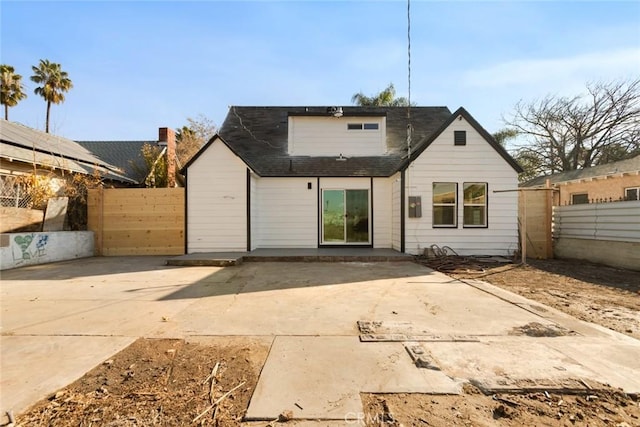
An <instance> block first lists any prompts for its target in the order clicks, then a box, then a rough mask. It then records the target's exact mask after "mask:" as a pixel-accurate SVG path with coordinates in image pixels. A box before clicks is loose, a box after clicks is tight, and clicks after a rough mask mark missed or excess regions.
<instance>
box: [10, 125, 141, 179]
mask: <svg viewBox="0 0 640 427" xmlns="http://www.w3.org/2000/svg"><path fill="white" fill-rule="evenodd" d="M0 142H1V144H2V150H1V151H0V153H1V155H2V157H4V158H7V159H10V160H12V161H20V162H24V163H35V164H36V165H38V166H41V167H47V168H55V169H62V170H66V171H70V172H77V173H83V174H92V173H94V171H98V172H100V173H101V174H102V176H104V177H105V178H107V179H111V180H116V181H121V182H127V183H130V182H134V181H133V180H131V179H130V178H127V177H126V176H124V175H123V174H122V171H120V170H119V169H118V168H117V167H116V166H114V165H112V164H110V163H108V162H105V161H103V160H101V159H99V158H98V157H96V156H94V155H93V154H92V153H91V152H89V150H87V149H86V148H84V147H82V146H81V145H80V144H78V143H76V142H75V141H72V140H70V139H67V138H63V137H60V136H56V135H52V134H49V133H45V132H42V131H39V130H36V129H32V128H30V127H27V126H24V125H22V124H19V123H15V122H10V121H7V120H3V119H1V120H0Z"/></svg>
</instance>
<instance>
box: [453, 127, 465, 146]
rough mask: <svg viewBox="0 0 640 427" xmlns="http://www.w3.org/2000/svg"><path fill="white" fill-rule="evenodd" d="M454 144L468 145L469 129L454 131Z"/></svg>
mask: <svg viewBox="0 0 640 427" xmlns="http://www.w3.org/2000/svg"><path fill="white" fill-rule="evenodd" d="M453 145H467V131H466V130H454V131H453Z"/></svg>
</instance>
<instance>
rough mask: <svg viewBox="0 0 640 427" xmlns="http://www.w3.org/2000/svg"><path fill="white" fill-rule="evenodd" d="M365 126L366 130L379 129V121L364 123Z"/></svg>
mask: <svg viewBox="0 0 640 427" xmlns="http://www.w3.org/2000/svg"><path fill="white" fill-rule="evenodd" d="M364 128H365V129H366V130H378V124H377V123H365V124H364Z"/></svg>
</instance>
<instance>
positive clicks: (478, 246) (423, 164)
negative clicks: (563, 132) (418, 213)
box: [404, 119, 518, 255]
mask: <svg viewBox="0 0 640 427" xmlns="http://www.w3.org/2000/svg"><path fill="white" fill-rule="evenodd" d="M454 130H465V131H466V132H467V145H464V146H454V145H453V132H454ZM433 182H457V183H458V206H457V215H458V228H450V229H448V228H433V226H432V208H431V206H432V184H433ZM464 182H486V183H488V190H487V192H488V228H463V225H462V224H463V218H462V215H463V205H462V202H463V183H464ZM517 186H518V178H517V173H516V172H515V171H514V170H513V168H512V167H511V166H510V165H509V164H508V163H507V162H506V161H505V160H504V159H503V158H502V157H501V156H500V155H499V154H498V153H497V152H496V151H495V150H494V149H493V148H492V147H491V146H490V145H489V143H488V142H486V141H485V140H484V139H483V138H482V136H480V134H479V133H478V132H476V131H475V129H474V128H473V127H472V126H471V125H470V124H469V123H467V121H466V120H464V119H462V120H455V121H454V122H453V123H452V124H451V125H450V126H449V127H448V128H447V129H446V130H445V131H444V132H443V133H442V134H441V135H440V136H439V137H438V138H437V139H436V140H435V141H434V142H433V143H432V144H431V145H430V146H429V147H428V148H427V149H426V150H425V151H424V152H423V153H422V154H421V155H420V157H419V158H418V159H416V161H414V162H413V163H412V165H411V166H410V167H409V168H408V169H407V171H406V189H407V190H406V199H405V201H404V203H407V200H408V198H409V196H421V197H422V218H407V219H406V224H405V227H406V231H405V232H406V241H405V243H406V248H405V249H406V251H407V252H409V253H413V254H420V253H422V252H423V250H424V248H427V247H429V246H430V245H432V244H437V245H439V246H443V245H446V246H450V247H451V248H453V249H454V250H455V251H456V252H458V253H459V254H461V255H465V254H466V255H472V254H476V255H510V254H512V253H513V251H515V250H517V246H518V227H517V221H518V194H517V192H506V193H494V191H499V190H513V189H516V188H517ZM405 209H406V212H408V206H405Z"/></svg>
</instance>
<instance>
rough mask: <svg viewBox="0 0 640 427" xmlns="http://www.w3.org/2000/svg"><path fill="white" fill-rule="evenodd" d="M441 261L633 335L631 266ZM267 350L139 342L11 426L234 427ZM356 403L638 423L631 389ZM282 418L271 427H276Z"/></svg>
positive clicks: (638, 297) (492, 418) (469, 419)
mask: <svg viewBox="0 0 640 427" xmlns="http://www.w3.org/2000/svg"><path fill="white" fill-rule="evenodd" d="M423 261H424V260H423ZM443 265H444V266H445V267H444V268H442V270H444V271H446V272H447V273H448V274H451V275H452V276H454V277H457V278H460V279H464V278H473V279H479V280H484V281H487V282H490V283H492V284H495V285H497V286H500V287H503V288H505V289H508V290H510V291H513V292H516V293H518V294H521V295H523V296H525V297H527V298H531V299H533V300H536V301H539V302H541V303H544V304H547V305H550V306H552V307H555V308H557V309H559V310H562V311H564V312H567V313H569V314H571V315H573V316H575V317H577V318H580V319H583V320H587V321H590V322H594V323H598V324H600V325H603V326H605V327H608V328H611V329H613V330H615V331H618V332H621V333H624V334H627V335H630V336H633V337H636V338H640V293H639V292H640V273H638V272H632V271H627V270H619V269H613V268H608V267H603V266H598V265H593V264H586V263H583V262H571V261H559V260H549V261H531V262H530V265H528V266H517V265H513V264H506V265H505V264H488V263H484V262H483V263H476V262H457V263H448V264H445V263H442V264H441V265H440V266H438V265H434V264H433V263H432V266H433V267H442V266H443ZM268 351H269V348H268V346H266V345H265V344H264V342H257V341H252V340H250V339H248V338H247V339H243V338H233V339H231V338H230V339H228V340H224V339H217V341H213V342H211V341H202V342H197V341H196V342H185V341H184V340H167V339H158V340H150V339H139V340H137V341H136V342H134V343H133V344H132V345H131V346H129V347H128V348H126V349H124V350H123V351H122V352H120V353H118V354H116V355H114V356H113V358H112V359H109V360H107V361H105V362H104V363H102V364H101V365H99V366H97V367H95V368H94V369H93V370H91V371H90V372H88V373H87V374H86V375H85V376H84V377H82V378H81V379H79V380H78V381H76V382H74V383H72V384H70V385H69V386H67V387H65V388H64V389H62V390H60V391H58V392H56V393H55V394H53V395H51V396H50V397H49V398H48V399H45V400H43V401H41V402H38V403H36V404H35V405H34V406H33V407H32V408H31V409H30V410H28V411H27V412H26V413H24V414H21V415H20V416H18V417H17V419H16V424H15V425H16V426H45V425H46V426H83V427H84V426H180V425H202V426H237V425H240V423H241V420H242V418H243V416H244V414H245V412H246V410H247V407H248V405H249V400H250V398H251V395H252V394H253V390H254V388H255V386H256V383H257V379H258V375H259V373H260V370H261V369H262V366H263V364H264V361H265V360H266V356H267V354H268ZM216 366H217V368H216ZM362 400H363V404H364V408H365V420H366V424H367V425H368V426H401V425H402V426H407V427H408V426H574V425H575V426H617V427H626V426H640V404H639V402H638V396H629V395H626V394H624V393H621V392H620V391H618V390H614V389H607V390H606V391H598V392H593V393H589V394H586V395H565V394H555V393H544V392H536V393H521V394H501V395H494V396H486V395H484V394H482V393H481V392H480V391H478V390H477V389H476V388H474V387H473V386H471V385H467V386H465V393H464V394H462V395H459V396H433V395H419V394H393V395H371V394H363V395H362ZM283 415H284V416H283V417H282V419H281V420H280V421H277V422H276V421H274V422H272V423H271V425H272V426H275V425H286V424H287V423H288V422H287V420H286V415H287V414H283ZM289 423H290V422H289ZM251 425H252V426H253V425H256V426H258V425H260V426H266V425H268V423H267V422H263V423H255V424H254V423H252V424H251Z"/></svg>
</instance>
